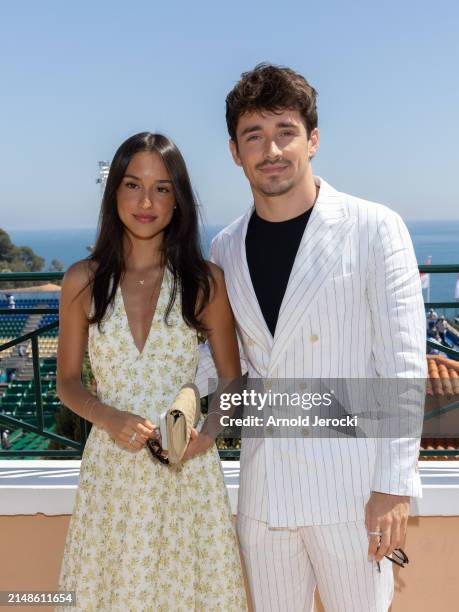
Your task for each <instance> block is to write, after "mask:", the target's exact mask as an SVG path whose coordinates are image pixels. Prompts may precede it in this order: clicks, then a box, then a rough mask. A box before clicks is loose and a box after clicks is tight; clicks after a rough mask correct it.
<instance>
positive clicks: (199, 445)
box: [182, 428, 214, 462]
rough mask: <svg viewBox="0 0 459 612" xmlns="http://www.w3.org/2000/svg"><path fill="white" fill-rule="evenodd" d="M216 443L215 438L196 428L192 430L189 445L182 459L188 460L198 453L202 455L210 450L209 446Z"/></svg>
mask: <svg viewBox="0 0 459 612" xmlns="http://www.w3.org/2000/svg"><path fill="white" fill-rule="evenodd" d="M213 444H214V440H213V438H211V437H210V436H207V435H205V434H202V433H199V432H198V431H197V430H196V429H194V428H193V429H192V430H191V437H190V441H189V442H188V446H187V448H186V451H185V453H184V455H183V458H182V461H184V462H185V461H188V459H191V458H192V457H195V456H196V455H202V453H205V452H206V451H208V450H209V448H210V447H211V446H212V445H213Z"/></svg>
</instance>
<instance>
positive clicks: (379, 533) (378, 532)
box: [368, 531, 382, 536]
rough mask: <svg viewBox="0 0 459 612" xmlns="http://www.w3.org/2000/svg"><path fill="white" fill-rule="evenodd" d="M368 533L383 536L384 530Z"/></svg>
mask: <svg viewBox="0 0 459 612" xmlns="http://www.w3.org/2000/svg"><path fill="white" fill-rule="evenodd" d="M368 535H377V536H382V531H369V532H368Z"/></svg>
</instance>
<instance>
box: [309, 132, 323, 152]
mask: <svg viewBox="0 0 459 612" xmlns="http://www.w3.org/2000/svg"><path fill="white" fill-rule="evenodd" d="M308 145H309V147H308V148H309V159H312V158H313V157H314V155H315V154H316V153H317V151H318V150H319V147H320V134H319V128H314V129H313V130H312V131H311V134H310V135H309V138H308Z"/></svg>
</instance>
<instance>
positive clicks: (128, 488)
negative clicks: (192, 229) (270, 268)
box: [56, 272, 247, 612]
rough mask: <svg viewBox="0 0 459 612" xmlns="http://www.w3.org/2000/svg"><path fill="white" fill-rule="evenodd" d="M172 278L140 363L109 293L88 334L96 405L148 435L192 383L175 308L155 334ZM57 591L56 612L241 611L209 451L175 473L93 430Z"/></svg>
mask: <svg viewBox="0 0 459 612" xmlns="http://www.w3.org/2000/svg"><path fill="white" fill-rule="evenodd" d="M170 287H171V275H170V273H169V272H167V273H166V274H165V275H164V280H163V286H162V288H161V292H160V295H159V298H158V304H157V308H156V312H155V314H154V318H153V322H152V326H151V330H150V333H149V336H148V338H147V341H146V343H145V347H144V348H143V350H142V352H141V353H140V352H139V351H138V349H137V347H136V346H135V344H134V340H133V337H132V335H131V332H130V329H129V324H128V320H127V316H126V312H125V308H124V304H123V298H122V295H121V290H120V288H118V290H117V293H116V297H115V301H114V305H113V308H112V310H111V312H109V313H108V314H107V316H106V317H105V320H104V323H103V325H102V329H101V331H99V330H98V329H97V326H96V325H92V326H90V329H89V341H88V344H89V355H90V359H91V366H92V370H93V372H94V376H95V378H96V381H97V391H98V397H99V398H100V399H101V401H103V402H106V403H109V404H111V405H113V406H116V407H117V408H120V409H122V410H130V411H133V412H135V413H137V414H140V415H142V416H145V417H148V418H149V419H150V420H151V421H152V422H153V423H154V424H157V423H158V420H157V418H158V415H159V414H160V413H161V412H162V411H163V410H164V409H165V408H166V407H167V406H168V405H169V404H170V402H171V401H172V399H173V398H174V396H175V394H176V393H177V391H178V389H179V388H180V386H181V385H182V384H184V383H186V382H190V381H192V380H193V379H194V375H195V371H196V368H197V364H198V352H197V337H196V332H195V331H194V330H192V329H190V328H189V327H188V326H187V325H186V324H185V322H184V321H183V318H182V316H181V306H180V299H179V298H177V299H176V300H175V304H174V307H173V309H172V311H171V313H170V316H169V323H170V327H169V326H167V325H166V323H165V322H164V320H163V319H164V313H165V310H166V306H167V303H168V299H169V294H170V293H169V292H170ZM59 590H62V591H76V606H72V607H66V606H58V607H57V608H56V610H69V611H73V612H76V611H77V610H81V611H83V610H84V612H92V611H95V610H97V611H104V612H105V611H107V612H109V611H110V612H111V611H118V610H119V611H121V610H122V611H123V612H128V611H132V612H134V611H136V612H137V611H147V610H148V611H154V612H181V611H183V612H191V611H193V610H195V611H202V612H204V611H205V612H211V611H214V610H215V611H217V610H218V611H219V612H220V611H227V612H241V611H244V610H247V604H246V598H245V590H244V584H243V578H242V571H241V565H240V558H239V550H238V546H237V540H236V534H235V530H234V527H233V524H232V521H231V511H230V506H229V500H228V495H227V491H226V487H225V484H224V480H223V473H222V469H221V464H220V460H219V456H218V452H217V449H216V447H215V445H214V446H213V447H212V448H211V449H210V450H209V451H207V452H206V453H204V454H203V455H200V456H197V457H194V458H193V459H191V460H190V461H187V462H186V463H185V464H184V465H183V466H181V467H179V468H172V467H168V466H164V465H162V464H160V463H158V462H157V461H156V460H154V459H153V458H152V457H151V456H150V454H149V451H148V450H147V449H146V448H143V449H142V450H141V451H140V452H138V453H132V452H130V451H127V450H124V449H122V448H120V447H119V446H117V445H116V444H115V443H114V442H112V440H111V439H110V437H109V435H108V434H107V433H106V432H105V430H103V429H100V428H98V427H95V426H93V427H92V429H91V433H90V435H89V437H88V440H87V443H86V446H85V449H84V453H83V457H82V462H81V469H80V481H79V487H78V491H77V495H76V499H75V505H74V509H73V514H72V517H71V520H70V525H69V531H68V534H67V540H66V545H65V551H64V558H63V562H62V566H61V573H60V578H59Z"/></svg>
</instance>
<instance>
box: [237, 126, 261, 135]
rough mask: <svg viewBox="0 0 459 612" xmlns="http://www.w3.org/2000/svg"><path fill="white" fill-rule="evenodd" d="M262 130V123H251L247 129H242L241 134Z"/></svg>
mask: <svg viewBox="0 0 459 612" xmlns="http://www.w3.org/2000/svg"><path fill="white" fill-rule="evenodd" d="M259 130H261V125H249V126H248V127H246V128H245V129H243V130H242V132H241V136H245V135H246V134H250V133H251V132H258V131H259Z"/></svg>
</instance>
